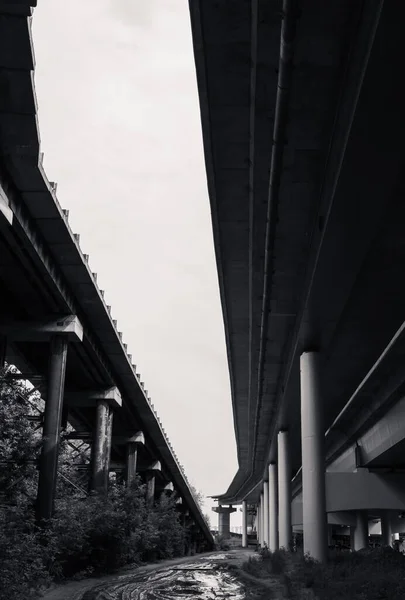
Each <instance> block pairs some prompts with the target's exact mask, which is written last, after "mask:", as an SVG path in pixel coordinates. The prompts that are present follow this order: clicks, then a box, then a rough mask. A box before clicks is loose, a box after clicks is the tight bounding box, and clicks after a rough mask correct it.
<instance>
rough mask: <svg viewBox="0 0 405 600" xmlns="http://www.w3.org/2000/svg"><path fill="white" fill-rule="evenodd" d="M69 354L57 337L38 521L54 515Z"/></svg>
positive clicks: (53, 343)
mask: <svg viewBox="0 0 405 600" xmlns="http://www.w3.org/2000/svg"><path fill="white" fill-rule="evenodd" d="M67 350H68V340H67V338H66V337H65V336H62V335H54V336H53V337H52V338H51V342H50V356H49V371H48V390H47V395H46V403H45V413H44V427H43V445H42V452H41V458H40V467H39V480H38V496H37V519H38V521H42V520H44V519H50V518H51V517H52V514H53V508H54V501H55V489H56V476H57V469H58V453H59V439H60V427H61V419H62V407H63V394H64V387H65V373H66V360H67Z"/></svg>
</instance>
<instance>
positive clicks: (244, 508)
mask: <svg viewBox="0 0 405 600" xmlns="http://www.w3.org/2000/svg"><path fill="white" fill-rule="evenodd" d="M247 547H248V539H247V502H246V500H244V501H243V502H242V548H247Z"/></svg>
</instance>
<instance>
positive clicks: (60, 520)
mask: <svg viewBox="0 0 405 600" xmlns="http://www.w3.org/2000/svg"><path fill="white" fill-rule="evenodd" d="M1 378H2V379H1ZM28 413H29V410H28V408H27V402H26V398H24V389H23V386H22V385H20V384H16V383H15V382H14V381H11V382H8V381H6V380H5V379H4V372H1V371H0V463H1V465H2V469H1V472H0V490H1V492H3V498H2V503H0V598H7V600H20V599H22V598H24V599H25V598H29V597H30V596H31V595H33V594H34V593H36V591H37V590H38V589H40V588H41V587H43V586H46V585H47V584H49V582H50V581H51V580H62V579H64V578H67V577H72V576H77V575H78V574H85V575H89V574H98V573H108V572H112V571H115V570H116V569H118V568H119V567H122V566H124V565H126V564H134V563H139V562H141V561H150V560H158V559H164V558H172V557H174V556H179V555H182V554H183V553H184V544H185V538H186V535H188V536H191V532H185V530H184V528H183V526H182V525H181V523H180V519H179V515H178V512H177V511H176V507H175V503H174V500H172V499H171V498H169V497H167V496H165V495H163V496H162V497H161V499H160V500H159V501H158V502H157V503H156V505H155V506H154V507H153V508H152V509H150V508H147V507H146V500H145V486H143V485H141V482H140V480H139V479H138V478H137V479H136V480H135V482H134V483H133V485H132V486H131V487H129V488H128V487H126V486H123V485H113V486H111V489H110V490H109V493H108V495H107V496H101V495H99V494H95V495H90V496H86V493H85V492H83V491H81V490H80V488H79V487H76V488H75V490H76V491H75V492H74V494H72V491H71V487H69V488H67V487H66V485H67V484H66V483H65V482H64V481H63V480H62V481H61V478H59V481H58V486H57V500H56V504H55V514H54V516H53V518H52V519H50V521H49V522H48V523H46V524H45V526H44V527H41V528H39V527H37V525H36V524H35V516H34V515H35V497H36V487H37V471H36V469H35V464H33V460H32V459H33V458H34V459H35V458H36V457H38V455H39V451H40V442H41V440H40V436H39V435H38V433H35V430H34V429H33V428H32V427H31V425H30V422H29V420H28V419H27V418H26V415H27V414H28ZM60 456H61V459H62V460H61V461H60V465H59V468H60V469H61V471H62V473H63V474H67V475H68V476H69V479H70V480H74V478H75V477H76V474H75V473H74V470H72V468H71V457H70V456H69V446H68V444H66V443H62V444H61V448H60ZM34 462H35V461H34ZM69 469H70V470H71V471H72V472H70V471H69ZM78 483H79V480H78Z"/></svg>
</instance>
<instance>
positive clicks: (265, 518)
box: [263, 481, 269, 547]
mask: <svg viewBox="0 0 405 600" xmlns="http://www.w3.org/2000/svg"><path fill="white" fill-rule="evenodd" d="M263 545H266V546H267V547H268V545H269V482H268V481H264V482H263Z"/></svg>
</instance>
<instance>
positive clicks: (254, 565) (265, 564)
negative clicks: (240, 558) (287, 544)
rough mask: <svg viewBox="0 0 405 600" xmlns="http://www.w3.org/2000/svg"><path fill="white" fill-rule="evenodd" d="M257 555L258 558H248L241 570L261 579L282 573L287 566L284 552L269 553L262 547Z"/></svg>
mask: <svg viewBox="0 0 405 600" xmlns="http://www.w3.org/2000/svg"><path fill="white" fill-rule="evenodd" d="M259 554H260V557H259V558H252V557H250V558H249V560H248V561H246V562H245V563H244V564H243V566H242V568H243V569H244V570H245V571H246V572H247V573H250V575H253V576H254V577H258V578H261V579H264V578H266V577H271V576H274V575H281V574H282V573H284V571H285V569H286V564H287V552H286V551H285V550H276V551H275V552H270V550H269V549H268V548H267V547H264V548H262V549H261V550H260V552H259Z"/></svg>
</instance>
